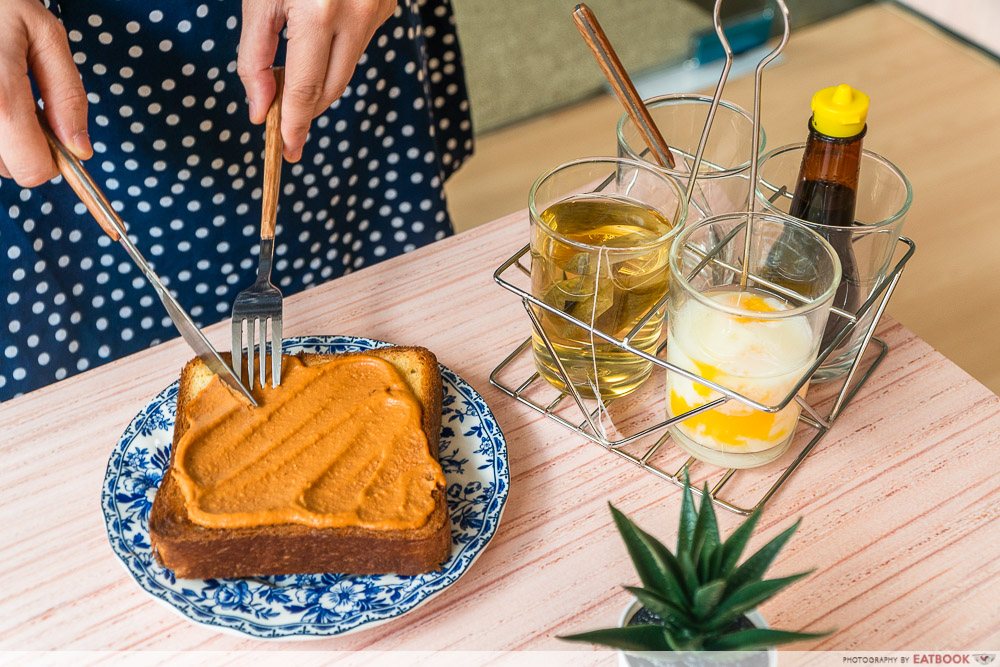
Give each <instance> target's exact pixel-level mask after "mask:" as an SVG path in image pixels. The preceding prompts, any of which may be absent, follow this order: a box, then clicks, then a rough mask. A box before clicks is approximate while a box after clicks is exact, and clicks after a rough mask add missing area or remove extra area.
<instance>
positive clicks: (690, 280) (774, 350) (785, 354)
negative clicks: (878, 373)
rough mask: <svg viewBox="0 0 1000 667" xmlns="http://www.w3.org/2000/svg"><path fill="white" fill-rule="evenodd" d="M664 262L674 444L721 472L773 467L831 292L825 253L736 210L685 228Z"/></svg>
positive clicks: (821, 244)
mask: <svg viewBox="0 0 1000 667" xmlns="http://www.w3.org/2000/svg"><path fill="white" fill-rule="evenodd" d="M748 222H750V223H751V224H749V225H748ZM748 229H749V230H750V239H751V242H750V245H749V249H750V252H749V255H748V257H747V259H746V261H747V272H746V273H747V277H746V280H745V283H744V281H743V280H742V273H743V271H742V269H743V265H744V254H745V251H746V235H747V233H748ZM780 246H784V247H780ZM776 257H780V258H781V260H782V265H775V264H774V262H773V258H776ZM669 263H670V273H671V280H670V302H669V304H668V309H669V317H668V321H667V361H668V362H669V363H670V364H672V365H673V366H675V367H676V368H679V369H681V370H682V371H683V372H678V371H676V370H669V371H668V372H667V412H668V416H669V417H671V418H678V420H677V421H676V422H674V423H673V424H672V425H671V430H672V435H673V438H674V440H675V442H676V443H677V444H678V446H679V447H681V449H683V450H685V451H686V452H687V453H688V454H690V455H691V456H694V457H695V458H697V459H700V460H703V461H706V462H709V463H713V464H715V465H719V466H723V467H727V468H752V467H755V466H759V465H764V464H765V463H769V462H770V461H773V460H774V459H776V458H778V457H779V456H781V455H782V454H783V453H784V452H785V451H786V450H787V449H788V446H789V444H790V443H791V441H792V438H793V436H794V434H795V430H796V426H797V423H798V419H799V414H800V411H801V406H800V405H799V403H798V401H797V400H796V398H797V397H799V396H802V397H804V396H805V393H806V391H807V390H808V377H807V375H808V373H809V371H810V369H811V367H812V366H813V365H814V362H815V361H816V355H817V353H818V352H819V346H820V341H821V340H822V337H823V330H824V327H825V326H826V321H827V318H828V316H829V314H830V306H831V303H832V300H833V296H834V294H835V292H836V289H837V286H838V285H839V284H840V275H841V267H840V260H839V259H838V257H837V253H836V252H835V251H834V249H833V247H832V246H831V245H830V244H829V243H828V242H827V241H825V240H824V239H823V238H822V237H821V236H820V235H819V234H817V233H816V232H814V231H812V230H810V229H809V228H808V227H806V226H805V225H803V224H802V223H800V222H796V221H795V220H792V219H791V218H786V217H781V216H777V215H769V214H763V213H745V212H744V213H733V214H727V215H720V216H714V217H711V218H708V219H706V220H703V221H701V222H700V223H698V224H695V225H693V226H691V227H689V228H687V229H685V230H684V231H683V232H682V233H681V234H680V235H679V236H678V237H677V238H676V239H675V241H674V244H673V246H672V248H671V252H670V262H669ZM789 276H794V277H795V281H794V283H793V282H791V281H790V280H789V279H788V278H789ZM685 415H686V416H685Z"/></svg>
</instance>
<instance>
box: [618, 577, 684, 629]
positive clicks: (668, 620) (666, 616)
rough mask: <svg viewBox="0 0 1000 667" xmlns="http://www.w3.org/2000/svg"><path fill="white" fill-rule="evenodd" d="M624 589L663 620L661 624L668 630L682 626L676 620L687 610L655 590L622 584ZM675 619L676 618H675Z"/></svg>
mask: <svg viewBox="0 0 1000 667" xmlns="http://www.w3.org/2000/svg"><path fill="white" fill-rule="evenodd" d="M623 588H624V589H625V590H627V591H628V592H629V593H631V594H632V595H634V596H635V599H636V600H638V601H639V602H640V603H641V604H642V606H643V607H645V608H646V609H648V610H649V611H651V612H653V613H654V614H656V615H657V616H659V617H660V619H661V620H662V621H663V625H664V626H666V627H667V629H669V630H679V629H682V628H683V625H682V624H679V623H678V622H677V620H679V621H683V620H684V619H685V617H687V616H688V611H687V610H686V609H683V608H681V607H678V606H677V605H676V604H674V603H673V602H671V601H670V600H668V599H666V598H665V597H663V596H662V595H660V594H658V593H657V592H656V591H651V590H649V589H647V588H638V587H636V586H624V587H623ZM675 619H677V620H675Z"/></svg>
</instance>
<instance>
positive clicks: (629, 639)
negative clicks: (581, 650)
mask: <svg viewBox="0 0 1000 667" xmlns="http://www.w3.org/2000/svg"><path fill="white" fill-rule="evenodd" d="M559 639H565V640H566V641H571V642H589V643H591V644H600V645H601V646H610V647H611V648H620V649H622V650H625V651H670V650H673V649H672V648H671V646H670V643H669V642H668V641H667V633H666V631H665V630H664V629H663V627H661V626H659V625H629V626H626V627H624V628H606V629H604V630H591V631H590V632H581V633H579V634H575V635H562V636H560V637H559Z"/></svg>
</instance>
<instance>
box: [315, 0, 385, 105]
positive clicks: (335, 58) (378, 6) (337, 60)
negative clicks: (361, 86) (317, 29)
mask: <svg viewBox="0 0 1000 667" xmlns="http://www.w3.org/2000/svg"><path fill="white" fill-rule="evenodd" d="M395 9H396V3H395V2H394V1H393V0H381V1H380V2H378V3H372V2H370V0H361V1H360V2H359V1H358V0H355V1H354V2H353V3H351V4H349V6H348V7H347V8H346V9H345V11H344V15H343V16H341V17H339V20H338V26H337V34H336V36H335V37H334V39H333V49H332V50H331V52H330V63H329V65H328V66H327V70H326V79H325V80H324V81H323V94H322V96H321V98H320V101H319V104H318V105H317V106H316V111H315V113H314V116H318V115H320V114H321V113H323V111H324V110H325V109H326V108H327V107H328V106H330V105H331V104H333V102H334V101H335V100H336V99H338V98H339V97H340V96H341V95H343V94H344V90H346V89H347V84H349V83H350V82H351V77H352V76H354V70H355V69H356V68H357V65H358V61H359V60H360V59H361V56H362V55H363V54H364V52H365V49H366V48H367V47H368V42H370V41H371V39H372V36H373V35H374V34H375V31H376V30H378V28H379V26H380V25H382V24H383V23H384V22H385V20H386V19H388V18H389V17H390V16H392V13H393V11H395Z"/></svg>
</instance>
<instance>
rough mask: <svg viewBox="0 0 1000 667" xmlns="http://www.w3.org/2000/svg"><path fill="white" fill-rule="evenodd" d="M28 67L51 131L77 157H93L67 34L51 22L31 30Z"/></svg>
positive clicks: (82, 94) (83, 96) (84, 99)
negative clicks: (42, 103) (43, 104)
mask: <svg viewBox="0 0 1000 667" xmlns="http://www.w3.org/2000/svg"><path fill="white" fill-rule="evenodd" d="M31 30H32V34H31V37H30V42H29V43H28V67H29V68H30V69H31V73H32V74H33V75H34V78H35V83H37V84H38V90H39V92H40V93H41V96H42V101H43V102H44V103H45V118H46V120H48V122H49V125H50V126H51V127H52V131H53V132H54V133H55V135H56V136H57V137H59V139H60V141H62V142H63V143H64V144H65V145H66V147H67V148H69V149H70V150H71V151H73V153H75V154H76V156H77V157H79V158H82V159H84V160H86V159H87V158H89V157H91V156H92V155H93V154H94V149H93V148H92V147H91V145H90V136H89V135H88V134H87V93H86V91H85V90H84V89H83V83H82V82H81V81H80V74H79V72H78V71H77V69H76V65H75V64H74V63H73V54H72V53H70V50H69V40H67V38H66V31H65V30H64V29H63V27H62V25H60V24H59V22H58V21H56V20H55V19H54V18H53V19H52V20H51V21H49V20H43V21H39V25H37V26H32V27H31Z"/></svg>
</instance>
